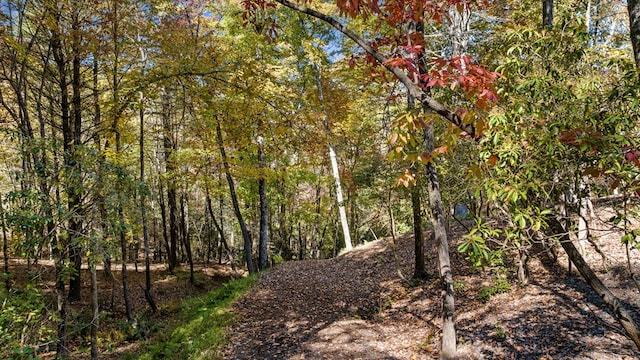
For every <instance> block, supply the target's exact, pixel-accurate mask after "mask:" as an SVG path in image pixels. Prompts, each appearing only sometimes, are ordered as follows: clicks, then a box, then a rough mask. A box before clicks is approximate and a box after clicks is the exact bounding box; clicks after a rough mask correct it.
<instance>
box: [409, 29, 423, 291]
mask: <svg viewBox="0 0 640 360" xmlns="http://www.w3.org/2000/svg"><path fill="white" fill-rule="evenodd" d="M416 28H417V29H422V23H419V24H417V26H416ZM414 30H415V29H414ZM421 36H424V34H422V32H421ZM421 61H422V55H419V57H418V59H417V61H416V62H417V63H420V62H421ZM414 105H415V99H414V98H413V97H412V96H411V95H407V110H408V111H412V110H413V109H414ZM411 170H412V172H416V171H417V170H416V165H412V166H411ZM418 178H419V176H418ZM410 192H411V210H412V212H413V237H414V239H413V243H414V255H415V256H414V271H413V278H414V279H422V278H424V277H425V275H426V269H425V264H424V234H423V231H422V206H421V204H420V187H419V184H418V183H417V182H416V184H414V185H413V186H412V187H411V189H410Z"/></svg>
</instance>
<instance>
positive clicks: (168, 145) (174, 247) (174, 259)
mask: <svg viewBox="0 0 640 360" xmlns="http://www.w3.org/2000/svg"><path fill="white" fill-rule="evenodd" d="M169 112H170V105H169V94H167V93H166V90H165V92H164V93H163V94H162V125H163V132H164V133H163V145H164V160H165V171H166V173H168V174H169V175H170V176H173V175H174V174H173V173H174V171H175V167H176V166H175V159H173V153H174V151H175V149H176V144H175V142H174V141H173V126H172V124H171V116H170V113H169ZM167 205H168V210H169V249H168V251H169V252H168V254H167V256H168V258H169V272H170V273H173V271H174V270H175V268H176V267H177V266H178V205H177V200H176V189H175V185H174V184H173V182H172V181H169V182H168V183H167Z"/></svg>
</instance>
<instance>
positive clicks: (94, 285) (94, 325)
mask: <svg viewBox="0 0 640 360" xmlns="http://www.w3.org/2000/svg"><path fill="white" fill-rule="evenodd" d="M97 56H98V55H97V54H95V53H94V54H93V106H94V115H93V116H94V118H93V123H94V125H95V126H96V128H97V129H99V126H100V117H101V112H100V94H99V91H98V86H99V82H98V59H97ZM93 140H94V146H95V148H96V150H97V151H98V154H100V150H101V149H100V147H101V145H100V135H99V133H98V131H96V132H95V135H94V137H93ZM98 156H99V158H98V174H97V176H96V178H97V184H98V186H97V188H98V190H97V191H96V195H95V196H96V201H94V202H93V205H94V214H95V216H96V217H97V218H98V219H99V221H100V224H101V226H102V230H103V232H104V229H105V225H104V222H105V221H106V216H104V217H102V215H103V211H106V210H105V209H104V196H103V195H102V192H101V191H102V186H103V185H104V184H103V181H102V166H103V165H104V162H103V160H102V156H101V155H98ZM96 207H97V210H96ZM101 235H102V236H104V233H103V234H101ZM91 241H92V249H91V252H92V256H90V257H89V259H88V261H89V268H90V273H91V310H92V312H93V316H92V318H91V331H90V332H91V359H92V360H97V359H98V356H99V355H100V354H99V351H98V328H99V326H100V306H99V303H98V276H97V274H96V272H97V270H96V263H97V257H98V254H99V252H100V240H99V239H98V235H97V234H96V235H94V236H92V237H91Z"/></svg>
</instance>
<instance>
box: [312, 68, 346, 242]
mask: <svg viewBox="0 0 640 360" xmlns="http://www.w3.org/2000/svg"><path fill="white" fill-rule="evenodd" d="M315 77H316V84H317V86H318V97H319V100H320V107H321V108H322V116H323V122H324V128H325V132H326V133H327V139H328V140H329V160H330V161H331V170H332V171H333V179H334V182H335V187H336V199H337V200H338V214H339V216H340V224H341V225H342V235H343V236H344V245H345V248H346V249H347V250H351V249H352V248H353V245H352V244H351V233H350V232H349V222H348V221H347V211H346V210H345V207H344V198H343V196H342V185H341V183H340V171H339V169H338V158H337V156H336V151H335V149H334V148H333V141H332V140H331V139H332V137H333V135H332V134H331V127H330V126H329V116H328V115H327V110H326V108H325V105H324V96H323V94H322V83H321V82H320V70H318V67H317V66H315Z"/></svg>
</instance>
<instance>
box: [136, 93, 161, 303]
mask: <svg viewBox="0 0 640 360" xmlns="http://www.w3.org/2000/svg"><path fill="white" fill-rule="evenodd" d="M139 114H140V185H141V186H140V187H141V191H140V217H141V219H140V220H142V237H143V240H144V284H145V287H144V289H143V290H144V298H145V299H146V300H147V303H148V304H149V307H151V311H153V313H154V314H155V313H156V312H158V307H157V306H156V302H155V300H154V299H153V293H152V292H151V259H150V257H149V229H148V226H147V209H146V205H145V203H146V202H147V192H148V191H147V185H146V182H145V179H144V97H143V96H142V95H141V96H140V112H139Z"/></svg>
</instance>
